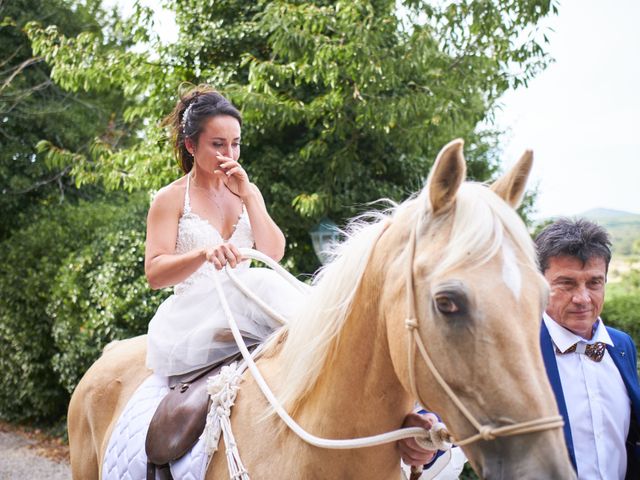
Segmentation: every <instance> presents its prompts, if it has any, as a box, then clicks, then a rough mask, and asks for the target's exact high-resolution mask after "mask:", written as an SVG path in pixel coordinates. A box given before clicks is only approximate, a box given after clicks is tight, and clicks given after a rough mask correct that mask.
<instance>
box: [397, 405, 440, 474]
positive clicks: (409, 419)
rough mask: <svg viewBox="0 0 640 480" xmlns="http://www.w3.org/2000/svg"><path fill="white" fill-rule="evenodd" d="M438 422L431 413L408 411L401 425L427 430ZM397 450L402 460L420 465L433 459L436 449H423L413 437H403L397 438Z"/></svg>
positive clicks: (413, 464)
mask: <svg viewBox="0 0 640 480" xmlns="http://www.w3.org/2000/svg"><path fill="white" fill-rule="evenodd" d="M436 423H438V417H436V416H435V415H434V414H433V413H425V414H422V415H420V414H419V413H410V414H409V415H407V416H406V417H405V418H404V422H402V426H403V427H422V428H426V429H427V430H429V429H430V428H431V427H432V426H433V425H435V424H436ZM397 445H398V450H399V451H400V457H401V458H402V461H403V462H404V463H405V464H407V465H411V466H415V467H417V466H421V465H425V464H427V463H429V462H430V461H431V460H433V457H434V455H435V454H436V450H425V449H424V448H422V447H421V446H420V445H418V443H417V442H416V441H415V440H414V439H413V438H405V439H403V440H398V444H397Z"/></svg>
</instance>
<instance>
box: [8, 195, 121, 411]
mask: <svg viewBox="0 0 640 480" xmlns="http://www.w3.org/2000/svg"><path fill="white" fill-rule="evenodd" d="M125 208H127V207H126V206H125V207H120V208H118V207H117V206H114V205H111V204H110V203H107V202H98V201H94V202H91V203H89V202H80V204H79V205H73V204H70V203H66V204H64V205H63V206H62V207H60V208H56V209H50V210H46V211H45V210H44V209H43V210H41V211H40V214H39V215H38V216H37V217H35V218H34V217H32V218H31V221H30V222H29V223H28V224H27V225H25V226H24V227H21V228H18V229H15V230H14V231H13V232H12V235H11V236H10V237H8V238H7V239H5V240H3V241H2V242H0V265H1V266H2V267H1V268H2V275H0V291H2V295H0V384H2V389H0V418H2V419H4V420H25V419H37V420H55V419H57V418H60V416H62V415H64V413H65V412H66V407H67V401H68V394H67V392H66V391H65V390H64V389H63V388H62V387H61V385H60V382H59V380H58V376H57V375H56V374H55V372H54V371H53V368H52V365H51V359H52V358H53V356H54V355H55V353H56V351H57V349H56V347H55V345H54V343H53V342H52V319H51V318H50V317H49V315H48V314H47V312H46V308H47V305H48V304H49V301H50V299H51V292H52V290H53V289H54V287H55V285H56V282H55V279H56V277H57V276H58V272H59V271H60V269H65V268H66V265H65V259H66V258H67V257H68V256H69V255H71V253H72V252H74V251H76V250H77V249H79V248H81V247H82V246H84V245H86V244H88V243H89V242H91V241H92V240H93V239H94V238H95V236H96V235H99V232H100V229H101V228H103V227H108V226H110V225H111V224H112V222H115V221H116V220H117V219H118V218H119V217H120V216H121V215H122V213H123V210H124V209H125Z"/></svg>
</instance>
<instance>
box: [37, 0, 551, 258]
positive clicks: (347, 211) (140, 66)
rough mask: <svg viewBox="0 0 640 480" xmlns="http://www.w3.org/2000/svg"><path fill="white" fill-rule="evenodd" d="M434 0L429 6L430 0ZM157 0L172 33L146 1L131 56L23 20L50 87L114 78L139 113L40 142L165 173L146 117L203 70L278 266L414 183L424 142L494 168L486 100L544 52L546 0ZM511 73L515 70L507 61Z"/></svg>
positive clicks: (58, 155) (142, 182) (156, 114)
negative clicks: (233, 138) (227, 101)
mask: <svg viewBox="0 0 640 480" xmlns="http://www.w3.org/2000/svg"><path fill="white" fill-rule="evenodd" d="M432 3H433V4H432ZM397 5H398V3H397V2H396V1H392V0H375V1H373V0H358V1H353V0H351V1H348V2H347V1H332V2H327V1H314V2H298V1H283V0H278V1H271V2H252V1H240V0H237V1H232V0H225V1H222V2H214V3H212V2H210V1H208V0H188V1H186V2H178V1H172V2H168V6H169V7H170V8H173V9H174V10H175V11H176V20H177V22H178V26H179V29H180V36H179V38H178V41H177V42H176V43H175V44H174V45H168V46H165V45H162V44H161V43H160V41H159V39H158V38H157V36H154V34H152V33H150V32H151V30H150V24H149V23H148V22H147V23H144V22H142V23H140V22H141V21H143V20H145V19H146V20H147V21H148V19H149V15H148V12H146V13H145V9H143V8H141V7H140V6H138V7H137V9H136V14H135V15H134V18H135V21H129V23H127V22H121V23H120V24H119V28H120V29H121V30H123V31H129V32H132V34H133V35H137V37H136V38H137V39H138V40H139V41H141V42H144V43H145V45H146V46H147V49H146V50H145V51H143V52H140V51H139V50H134V49H127V48H121V47H120V46H118V45H114V46H113V48H105V47H104V44H103V43H104V42H103V39H102V37H101V36H100V35H99V34H93V33H91V32H87V33H83V34H82V35H81V36H78V37H75V38H72V37H69V36H65V35H63V34H62V33H61V32H59V31H56V30H53V29H44V28H41V27H39V26H37V25H35V24H32V25H30V26H29V28H28V32H29V36H30V38H31V40H32V45H33V47H34V49H35V50H36V51H37V52H38V54H39V55H42V56H43V57H44V58H45V59H46V60H47V62H48V63H50V64H51V65H52V66H53V78H54V79H55V81H56V82H58V83H59V84H60V85H61V86H63V88H66V89H69V90H73V91H77V90H81V89H91V88H99V89H107V90H108V89H109V88H122V89H123V91H124V92H125V95H126V96H127V98H129V99H130V100H131V102H130V106H129V107H128V109H127V110H126V111H125V118H127V119H128V120H132V121H133V120H136V119H137V120H140V121H144V122H145V125H146V126H145V127H144V128H143V130H142V131H141V132H140V135H139V137H140V140H139V141H138V142H137V143H134V144H132V145H131V146H130V147H129V148H113V147H112V146H110V145H105V144H104V142H96V144H95V145H96V146H95V148H94V149H93V150H92V152H91V154H90V155H83V156H81V158H79V157H78V156H77V155H76V153H75V152H73V151H71V150H68V149H67V150H64V149H59V148H56V147H57V146H55V145H54V144H53V143H50V144H43V145H42V148H43V149H46V150H48V152H49V156H50V157H51V158H55V159H56V162H58V163H59V164H61V165H65V164H66V165H72V173H73V175H74V176H75V178H76V179H77V181H78V182H80V183H83V182H96V181H102V182H104V184H105V185H107V186H108V187H110V188H122V187H124V188H128V189H136V188H146V189H155V188H158V187H159V186H160V185H162V184H165V183H166V182H168V181H169V180H171V179H173V178H175V177H176V176H177V175H178V171H177V169H176V167H175V162H174V161H173V160H172V159H171V154H170V153H169V147H168V144H167V142H166V141H165V140H164V137H165V135H164V132H162V131H161V130H160V128H159V127H158V120H159V119H160V118H161V117H162V115H163V114H165V113H167V112H168V111H169V109H170V107H171V105H172V104H173V103H174V102H175V99H176V96H175V87H176V86H177V85H178V84H179V83H180V82H181V81H191V82H193V83H199V82H207V83H211V84H213V85H215V86H218V87H219V88H220V87H222V89H223V93H226V94H227V95H229V96H230V97H231V98H232V99H233V100H234V101H235V102H236V103H237V104H238V105H239V106H240V107H241V109H242V110H243V113H244V116H245V119H246V124H245V125H246V126H245V130H244V132H243V142H244V145H245V146H244V151H243V157H242V158H243V161H244V163H245V165H246V167H247V170H248V171H249V173H250V175H251V177H252V179H253V180H254V181H255V182H256V183H257V184H258V185H259V186H260V187H261V189H262V191H263V193H264V195H265V197H266V200H267V203H268V205H269V206H270V210H271V211H272V212H273V215H274V217H275V219H276V221H277V222H278V223H279V224H280V225H281V226H282V227H283V230H284V231H285V235H286V236H287V238H288V251H287V255H288V257H287V258H288V261H289V266H290V267H292V268H294V269H295V270H298V271H310V270H313V269H314V268H315V266H316V265H317V260H316V259H315V257H314V256H313V254H312V253H311V250H310V246H309V241H308V233H307V232H308V230H309V228H310V227H311V226H312V225H314V224H315V223H316V222H317V221H318V219H319V218H321V217H322V216H325V215H327V216H330V217H332V218H333V219H334V220H335V221H337V222H338V223H342V222H343V221H344V220H345V219H346V218H348V217H351V216H352V215H353V214H355V213H357V212H358V211H360V210H363V209H365V208H367V207H366V204H367V203H368V202H370V201H372V200H375V199H377V198H379V197H389V198H391V199H394V200H402V199H404V198H405V197H406V196H407V195H408V194H409V193H410V192H412V191H415V190H417V189H418V188H419V187H420V186H421V184H422V182H423V180H424V178H425V175H426V172H427V170H428V168H429V166H430V165H431V162H432V161H433V159H434V157H435V155H436V153H437V151H438V150H439V148H440V147H441V146H442V145H443V144H444V143H446V142H447V141H449V140H450V139H452V138H454V137H459V136H460V137H464V138H465V139H466V140H467V149H466V153H467V156H468V159H469V160H470V166H469V173H470V176H471V177H472V178H475V179H479V180H486V179H489V178H490V177H492V176H493V175H494V174H495V172H496V170H497V167H498V165H499V162H498V160H497V159H496V158H495V143H496V138H497V133H496V132H492V131H481V130H479V128H478V125H480V124H481V123H482V122H484V123H487V122H488V121H490V120H491V116H492V113H493V111H494V109H495V107H496V102H497V99H498V98H499V96H500V95H501V94H502V93H503V92H504V91H505V90H506V89H507V88H508V87H509V86H513V85H519V84H521V83H526V82H527V81H528V80H529V79H530V78H531V77H532V76H534V75H535V74H536V73H537V72H538V71H539V70H540V69H541V68H544V66H545V65H546V63H547V62H548V58H547V56H546V54H545V52H544V49H543V47H542V45H541V44H540V42H542V43H543V44H544V42H545V41H546V38H545V37H544V35H542V34H541V33H540V32H539V31H538V30H539V27H538V26H537V25H538V23H539V22H540V20H541V19H542V18H543V17H545V16H547V15H549V14H551V13H554V12H555V9H556V7H555V4H554V2H553V1H551V0H518V1H513V0H509V1H507V0H493V1H461V2H455V3H449V4H447V5H444V6H443V5H441V4H439V3H436V2H422V1H406V2H404V3H403V7H402V9H400V10H399V9H398V7H397ZM514 72H515V73H514Z"/></svg>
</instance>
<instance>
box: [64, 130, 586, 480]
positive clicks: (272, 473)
mask: <svg viewBox="0 0 640 480" xmlns="http://www.w3.org/2000/svg"><path fill="white" fill-rule="evenodd" d="M531 157H532V156H531V153H530V152H527V153H526V154H525V155H524V156H523V157H522V159H521V160H520V161H519V162H518V163H517V164H516V165H515V166H514V168H513V169H512V170H511V171H510V172H509V173H507V174H506V175H505V176H504V177H502V178H501V179H500V180H498V181H497V182H496V183H495V184H493V185H492V186H491V188H487V187H485V186H483V185H479V184H474V183H470V182H464V177H465V162H464V159H463V156H462V141H460V140H458V141H454V142H451V143H450V144H448V145H447V146H446V147H444V148H443V150H442V151H441V152H440V154H439V155H438V158H437V160H436V163H435V165H434V167H433V169H432V171H431V173H430V175H429V178H428V180H427V186H426V188H425V189H424V190H423V191H422V192H420V193H419V194H418V195H417V196H415V197H413V198H412V199H410V200H408V201H406V202H404V203H403V204H401V205H399V206H398V207H396V208H395V209H394V210H393V211H392V212H390V213H388V214H384V215H383V214H381V215H380V216H379V218H378V221H377V222H372V223H370V224H368V225H361V227H360V228H359V229H355V230H354V231H353V232H352V235H351V236H350V238H349V239H348V240H347V241H346V242H345V243H344V244H343V245H342V246H341V247H340V248H339V249H338V256H337V258H336V259H335V260H334V261H333V262H332V263H331V264H330V265H329V266H328V267H327V268H326V269H325V270H324V271H323V272H322V273H321V275H320V279H319V280H318V281H317V283H316V286H315V287H314V288H313V289H312V293H311V294H310V298H309V300H308V301H306V302H305V305H304V312H301V315H299V317H298V318H294V319H292V321H291V323H290V325H289V326H288V327H286V328H285V329H283V330H281V331H280V333H278V334H276V335H275V336H274V337H273V338H272V339H271V341H270V342H269V344H268V345H267V347H266V353H265V355H264V356H263V357H262V358H261V359H260V360H259V362H258V366H259V368H260V370H261V372H262V374H263V375H264V377H265V378H266V380H267V382H268V383H269V385H270V386H271V388H272V390H273V391H274V392H275V394H276V395H277V396H278V397H279V399H280V400H281V401H282V402H283V405H284V406H285V408H286V409H287V411H288V412H289V413H291V414H292V416H293V417H294V418H295V419H296V420H297V421H298V422H299V424H300V425H301V426H302V427H303V428H305V429H306V430H307V431H309V432H311V433H313V434H315V435H317V436H321V437H326V438H353V437H359V436H367V435H373V434H377V433H381V432H386V431H389V430H393V429H396V428H398V427H400V425H401V424H402V421H403V418H404V416H405V415H406V414H407V413H408V412H409V411H411V409H412V407H413V406H414V401H415V400H416V398H415V397H416V396H417V397H418V398H419V399H420V400H421V401H422V402H423V403H424V404H425V406H426V407H428V408H429V409H430V410H432V411H435V412H437V413H438V414H440V415H441V416H442V418H443V419H444V421H445V423H446V424H447V425H448V427H449V429H450V431H451V432H452V434H453V435H454V437H455V438H457V439H464V438H467V437H469V436H472V435H474V434H476V433H478V432H477V429H476V428H474V427H473V426H472V424H471V423H470V421H469V420H468V419H467V417H465V416H463V415H462V414H461V411H460V409H459V408H458V406H456V405H455V404H454V403H452V402H451V401H450V398H449V396H448V395H447V394H445V392H444V390H443V388H441V386H440V384H438V383H437V382H436V380H435V378H434V373H432V371H431V370H429V369H428V368H427V367H426V366H425V364H424V363H423V361H422V359H421V358H420V357H419V356H418V357H417V358H416V357H413V358H414V360H413V361H411V363H412V364H413V365H410V360H409V359H410V358H412V357H410V356H408V355H407V352H408V349H410V348H414V347H413V344H410V343H409V342H408V340H407V339H408V338H411V337H410V336H408V335H407V323H406V321H405V320H406V318H407V308H406V305H407V298H412V299H413V304H414V309H415V317H416V321H417V325H414V327H417V333H418V336H419V338H420V339H422V341H423V342H424V344H425V345H426V348H427V350H428V352H429V356H430V358H431V359H432V360H433V363H434V364H435V367H436V368H437V370H438V371H439V373H440V375H441V376H442V377H443V379H444V381H445V382H446V383H447V384H448V385H449V387H451V389H452V390H453V392H454V394H455V395H456V396H457V397H458V398H459V399H460V401H461V402H462V404H464V407H465V408H466V409H467V410H468V411H469V412H470V413H471V415H472V416H473V417H475V419H477V420H478V422H479V423H480V424H482V425H488V426H492V427H500V426H508V425H513V424H516V423H521V422H527V421H532V420H536V419H540V418H547V417H553V416H557V415H558V412H557V408H556V402H555V399H554V396H553V393H552V391H551V388H550V386H549V383H548V381H547V377H546V373H545V369H544V366H543V363H542V356H541V353H540V349H539V346H538V338H539V327H540V319H541V314H542V309H543V305H544V302H545V298H546V295H547V287H546V284H545V282H544V280H543V278H542V276H541V275H540V274H539V273H538V270H537V268H536V261H535V257H534V249H533V246H532V242H531V240H530V238H529V236H528V234H527V231H526V229H525V227H524V225H523V224H522V222H521V221H520V220H519V218H518V216H517V215H516V213H515V212H514V211H513V208H515V207H516V206H517V205H518V204H519V202H520V200H521V198H522V195H523V192H524V188H525V182H526V179H527V177H528V174H529V170H530V168H531ZM407 276H409V277H410V278H411V281H410V282H407V281H406V278H407ZM408 285H409V286H410V287H411V288H410V289H411V290H413V291H411V292H409V291H408V290H409V288H408ZM144 357H145V340H144V337H138V338H137V339H132V340H127V341H123V342H119V343H117V344H116V345H115V346H113V347H112V348H110V349H108V350H107V351H106V352H105V353H104V354H103V356H102V357H101V358H100V359H99V360H98V361H97V362H96V363H95V364H94V365H93V366H92V367H91V368H90V369H89V371H88V372H87V373H86V375H85V376H84V378H83V379H82V380H81V382H80V383H79V385H78V387H77V388H76V390H75V392H74V394H73V397H72V399H71V403H70V405H69V443H70V447H71V464H72V470H73V476H74V478H75V479H78V480H80V479H82V480H88V479H94V478H99V471H100V468H101V463H102V458H103V454H104V451H105V448H106V445H107V443H108V441H109V435H110V432H111V430H112V428H113V426H114V424H115V422H116V420H117V418H118V416H119V414H120V413H121V411H122V409H123V408H124V406H125V405H126V402H127V400H128V398H129V397H130V396H131V395H132V394H133V392H134V391H135V389H136V388H137V386H138V385H140V384H141V382H142V381H143V380H144V379H145V378H146V377H147V376H148V375H149V374H150V372H149V371H148V370H146V368H145V367H144ZM410 376H412V377H413V378H414V380H413V381H410V380H409V378H410ZM412 384H413V385H412ZM412 391H413V392H414V394H412V393H410V392H412ZM270 412H271V410H270V408H269V406H268V404H267V403H266V401H265V399H264V397H263V396H262V394H261V392H260V391H259V390H258V388H257V386H256V383H255V381H254V380H253V378H252V377H251V376H250V374H249V373H245V374H244V377H243V380H242V384H241V390H240V392H239V394H238V397H237V400H236V405H235V407H234V410H233V413H232V427H233V431H234V433H235V438H236V440H237V444H238V449H239V452H240V455H241V458H242V461H243V462H244V465H245V466H246V467H247V470H248V471H249V474H250V475H251V476H252V478H254V479H268V480H273V479H361V478H362V479H365V478H366V479H394V480H396V479H399V478H400V475H401V474H400V458H399V453H398V450H397V448H396V446H395V445H394V444H393V443H392V444H386V445H382V446H376V447H368V448H362V449H355V450H348V451H347V450H325V449H320V448H318V447H314V446H310V445H308V444H306V443H304V442H303V441H302V440H300V439H299V438H298V437H297V436H295V435H294V434H293V433H292V432H291V431H290V430H288V429H287V428H284V427H283V426H282V422H281V421H280V419H279V418H278V417H277V416H275V415H274V414H273V413H272V412H271V413H270ZM221 448H222V449H224V447H223V446H222V447H221ZM464 451H465V454H466V455H467V457H468V458H469V460H470V462H471V464H472V465H473V468H474V469H475V470H476V472H478V474H479V475H480V476H481V477H483V478H491V479H494V478H499V479H514V478H518V479H551V478H553V479H564V478H575V474H574V472H573V469H572V466H571V464H570V462H569V457H568V454H567V450H566V447H565V443H564V438H563V434H562V430H561V429H560V428H557V426H556V428H547V429H544V430H542V431H537V432H530V433H524V434H518V435H514V436H509V437H498V438H496V439H484V440H479V441H477V442H474V443H471V444H468V445H467V446H465V447H464ZM206 478H207V479H214V478H215V479H222V478H228V472H227V466H226V461H225V457H224V455H223V454H222V452H218V454H216V455H215V456H214V459H213V461H212V463H211V465H210V467H209V470H208V471H207V476H206Z"/></svg>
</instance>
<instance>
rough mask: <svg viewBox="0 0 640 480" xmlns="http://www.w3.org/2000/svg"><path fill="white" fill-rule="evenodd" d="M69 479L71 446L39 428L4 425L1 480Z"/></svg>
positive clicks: (0, 430)
mask: <svg viewBox="0 0 640 480" xmlns="http://www.w3.org/2000/svg"><path fill="white" fill-rule="evenodd" d="M41 478H46V479H47V480H69V479H70V478H71V471H70V469H69V447H68V446H67V445H65V444H64V442H63V441H62V440H61V439H58V438H53V437H50V436H48V435H46V434H45V433H43V432H42V431H40V430H38V429H27V428H23V427H17V426H14V425H10V424H7V423H4V422H0V480H26V479H41Z"/></svg>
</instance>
